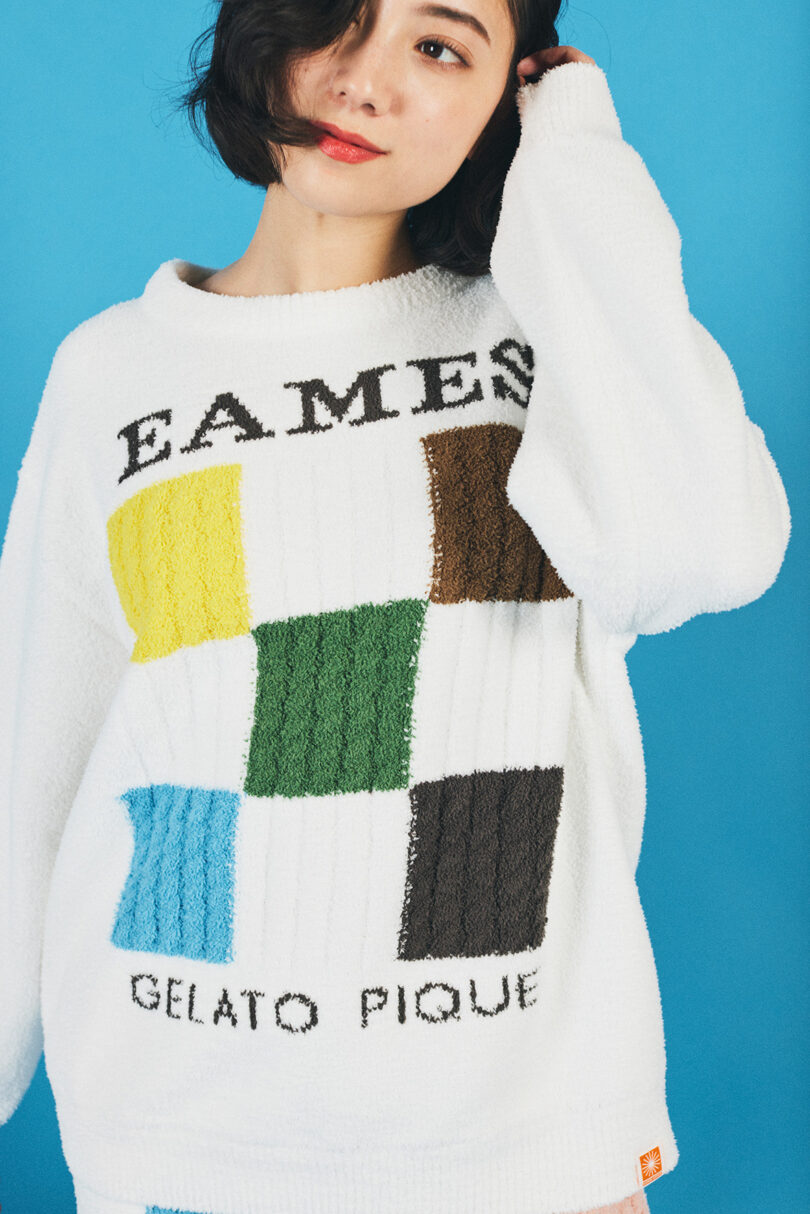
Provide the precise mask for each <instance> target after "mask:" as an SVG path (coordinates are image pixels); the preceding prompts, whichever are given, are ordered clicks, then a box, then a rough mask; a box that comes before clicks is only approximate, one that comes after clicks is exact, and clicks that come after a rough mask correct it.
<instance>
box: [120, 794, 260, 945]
mask: <svg viewBox="0 0 810 1214" xmlns="http://www.w3.org/2000/svg"><path fill="white" fill-rule="evenodd" d="M120 799H121V800H122V801H124V803H125V804H126V806H127V808H128V810H129V815H130V818H131V820H132V824H133V826H134V828H135V850H134V854H133V857H132V866H131V868H130V872H129V875H128V876H127V881H126V884H125V886H124V891H123V894H122V895H121V900H120V903H119V906H118V913H117V916H116V920H115V925H114V927H113V931H112V942H113V944H117V945H118V947H119V948H128V949H141V950H143V951H146V952H151V953H164V954H170V955H173V956H183V957H190V958H198V959H200V960H203V961H231V960H232V959H233V958H232V939H233V899H234V889H233V870H234V855H233V846H234V831H235V827H236V813H237V808H238V805H239V799H240V798H239V794H238V793H236V792H232V791H230V790H229V789H205V788H182V787H178V786H176V785H171V784H158V785H155V784H152V785H149V786H147V787H145V788H131V789H129V791H128V792H126V793H124V794H123V795H122V797H121V798H120Z"/></svg>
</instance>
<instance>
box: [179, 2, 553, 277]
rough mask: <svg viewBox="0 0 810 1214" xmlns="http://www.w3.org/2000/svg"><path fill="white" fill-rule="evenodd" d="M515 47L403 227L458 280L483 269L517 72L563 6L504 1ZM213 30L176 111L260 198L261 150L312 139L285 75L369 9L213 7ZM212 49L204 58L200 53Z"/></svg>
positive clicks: (511, 142) (511, 134) (266, 174)
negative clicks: (466, 144)
mask: <svg viewBox="0 0 810 1214" xmlns="http://www.w3.org/2000/svg"><path fill="white" fill-rule="evenodd" d="M505 2H506V5H507V7H508V9H509V12H510V15H511V17H512V21H513V24H514V29H515V47H514V52H513V55H512V60H511V63H510V65H509V73H508V78H507V82H506V87H505V89H504V92H503V95H502V97H501V99H500V101H499V102H498V105H497V106H496V108H495V111H494V112H493V115H492V117H491V119H490V121H489V123H488V125H487V128H486V130H485V132H484V133H483V137H482V138H481V140H480V141H479V143H478V145H477V147H476V151H475V155H474V157H473V158H472V159H465V161H464V163H463V164H462V165H461V166H460V167H459V169H458V170H457V172H456V173H455V175H454V176H453V177H452V178H451V180H450V181H448V182H447V184H446V185H445V186H444V187H443V188H442V189H441V190H439V192H438V193H437V194H435V195H434V196H433V197H432V198H428V199H426V200H425V201H424V202H421V203H419V204H417V205H416V206H413V207H410V208H409V210H408V214H407V222H408V227H409V230H410V235H411V242H412V245H413V249H414V252H415V254H416V256H417V257H418V258H419V260H420V261H422V262H435V263H437V264H438V265H442V266H446V267H447V268H449V269H453V270H456V271H459V272H460V273H462V274H469V275H479V274H484V273H486V272H487V271H488V269H489V256H490V251H491V248H492V242H493V240H494V238H495V229H496V226H497V222H498V216H499V214H500V207H501V197H502V194H503V184H504V180H505V178H506V173H507V170H508V168H509V165H510V164H511V162H512V159H513V157H514V154H515V151H516V150H517V146H518V141H519V138H520V121H519V117H518V112H517V107H516V105H515V93H516V91H517V88H518V86H519V84H520V81H519V79H518V77H517V73H516V71H515V68H516V65H517V64H518V63H519V62H520V60H521V59H522V58H523V57H524V56H525V55H528V54H531V53H532V52H534V51H539V50H543V49H545V48H546V47H552V46H558V45H559V36H558V33H557V28H556V23H557V21H558V19H559V15H560V8H561V6H562V3H563V0H505ZM214 3H215V4H216V6H217V7H218V10H219V11H218V13H217V16H216V19H215V21H214V22H213V23H212V24H211V26H209V28H208V29H206V30H204V31H203V32H202V33H201V34H200V35H199V36H198V37H197V38H196V39H195V41H194V43H193V44H192V47H191V50H190V52H189V67H190V79H189V80H188V81H186V82H184V85H183V91H182V92H181V94H180V96H179V101H178V104H177V106H176V108H177V109H179V110H181V111H182V112H184V113H185V115H186V117H187V118H188V120H189V123H190V125H191V127H192V130H193V131H194V133H195V135H196V136H197V138H198V139H199V140H200V142H201V143H202V144H203V145H204V146H206V147H208V146H209V142H208V140H207V139H206V137H205V131H204V130H203V127H202V123H201V121H200V116H201V115H202V116H203V118H204V122H205V128H206V130H207V134H208V137H209V139H210V143H211V144H212V145H213V147H212V148H211V149H210V150H212V151H214V149H215V151H214V154H215V155H216V154H218V155H219V157H220V158H221V159H222V161H223V162H224V163H225V164H226V165H227V167H228V168H229V169H230V170H231V172H232V173H233V174H234V176H235V177H237V178H240V179H241V180H243V181H247V182H249V183H250V184H251V185H256V186H260V187H262V188H263V189H266V188H267V187H268V186H270V185H273V184H275V183H277V182H280V181H281V179H282V178H281V165H280V163H279V158H278V156H277V155H276V153H275V152H274V150H273V149H272V148H271V147H269V146H268V141H270V142H272V143H276V144H291V145H295V146H306V145H312V144H314V143H315V141H316V138H317V136H316V135H315V134H314V133H313V131H312V129H311V127H310V126H309V124H308V123H307V122H306V120H305V119H303V118H300V117H298V116H297V115H296V114H295V112H294V110H293V108H292V106H291V102H290V92H289V88H290V69H291V67H292V66H293V64H294V61H295V60H296V59H297V58H299V57H302V56H306V55H309V54H311V53H313V52H316V51H320V50H323V49H325V48H326V47H328V46H331V45H332V44H333V42H336V41H337V40H338V39H340V38H341V37H342V36H343V35H344V34H345V32H346V31H347V30H348V28H349V26H350V25H351V24H352V22H353V21H357V20H360V19H361V18H362V16H363V14H364V12H365V10H366V9H367V7H368V6H369V4H372V3H373V0H214ZM209 40H212V46H211V50H210V55H208V54H206V53H204V52H205V48H206V44H207V43H208V42H209Z"/></svg>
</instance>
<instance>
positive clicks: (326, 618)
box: [244, 599, 427, 797]
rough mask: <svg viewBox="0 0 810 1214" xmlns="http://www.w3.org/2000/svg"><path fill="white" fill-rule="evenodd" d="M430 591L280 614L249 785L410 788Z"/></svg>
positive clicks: (266, 655)
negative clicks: (424, 594)
mask: <svg viewBox="0 0 810 1214" xmlns="http://www.w3.org/2000/svg"><path fill="white" fill-rule="evenodd" d="M426 609H427V599H400V600H397V601H395V602H390V603H381V604H378V603H363V604H361V605H360V606H358V607H354V608H352V609H351V610H341V611H329V612H323V613H320V614H316V615H301V616H296V617H293V618H292V619H286V620H271V621H269V622H267V623H264V624H259V625H258V626H257V627H256V628H254V629H252V633H253V636H254V637H255V638H256V645H257V647H258V676H257V681H256V704H255V710H254V719H253V729H252V731H251V738H250V753H249V755H248V764H247V775H246V778H245V788H244V791H245V792H246V793H247V794H248V795H249V796H254V797H274V796H284V797H302V796H323V795H326V794H327V793H336V792H363V791H367V792H371V791H372V790H373V789H393V788H405V787H406V786H407V784H408V778H409V768H410V758H411V732H412V731H411V709H412V705H413V694H414V687H415V682H416V661H417V656H418V652H419V642H420V639H421V635H422V626H423V623H424V618H425V612H426Z"/></svg>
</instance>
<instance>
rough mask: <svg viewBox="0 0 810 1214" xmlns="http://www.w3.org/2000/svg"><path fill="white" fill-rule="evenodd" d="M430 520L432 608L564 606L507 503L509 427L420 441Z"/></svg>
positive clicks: (556, 582)
mask: <svg viewBox="0 0 810 1214" xmlns="http://www.w3.org/2000/svg"><path fill="white" fill-rule="evenodd" d="M422 443H423V446H424V449H425V458H426V460H427V463H428V467H429V469H430V494H431V506H432V509H433V518H434V526H435V530H434V535H433V551H434V567H433V584H432V587H431V591H430V598H431V601H432V602H434V603H459V602H461V601H463V600H465V599H476V600H478V601H481V602H484V601H488V600H492V599H509V600H517V601H518V602H523V601H527V600H530V601H535V602H541V601H543V600H547V599H558V598H566V597H569V596H570V595H571V591H570V590H569V589H568V588H567V587H566V586H565V585H564V584H563V582H562V581H561V580H560V577H559V575H558V573H557V571H556V569H554V567H553V565H552V564H551V562H550V561H549V559H548V557H547V556H546V554H545V552H544V551H543V549H542V548H541V547H540V545H539V544H538V542H537V540H536V539H535V536H534V534H533V532H532V530H531V528H530V527H529V526H528V525H527V523H526V522H524V520H523V519H522V518H521V517H520V515H519V514H518V513H517V511H516V510H515V509H514V508H513V507H512V505H511V504H510V502H509V500H508V498H507V496H506V478H507V476H508V474H509V469H510V467H511V465H512V460H513V459H514V458H515V454H516V452H517V449H518V446H519V444H520V431H519V430H517V429H516V428H515V427H514V426H509V425H505V424H502V423H497V422H493V423H491V424H488V425H481V426H454V427H452V428H451V429H449V430H442V431H440V432H439V433H437V434H428V435H426V436H425V437H424V438H423V439H422Z"/></svg>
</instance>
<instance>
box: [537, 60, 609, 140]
mask: <svg viewBox="0 0 810 1214" xmlns="http://www.w3.org/2000/svg"><path fill="white" fill-rule="evenodd" d="M516 96H517V107H518V112H519V114H520V122H521V126H522V127H523V128H525V127H527V126H530V127H531V129H532V130H533V131H534V133H535V134H536V135H537V137H538V138H544V139H548V138H551V137H553V136H554V135H568V134H577V133H589V134H598V135H615V136H618V138H619V139H621V137H622V129H621V124H620V122H619V116H618V114H617V113H616V107H615V106H614V104H613V97H612V96H611V92H610V87H609V85H608V82H607V76H606V75H605V73H604V72H603V71H602V69H601V67H599V65H598V64H597V63H583V62H582V61H581V60H573V61H572V62H571V63H560V64H558V65H557V67H552V68H549V69H547V70H546V71H545V72H544V73H543V75H542V76H541V77H540V79H539V80H534V81H532V82H531V83H529V84H523V85H521V86H520V88H519V89H518V90H517V94H516Z"/></svg>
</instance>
